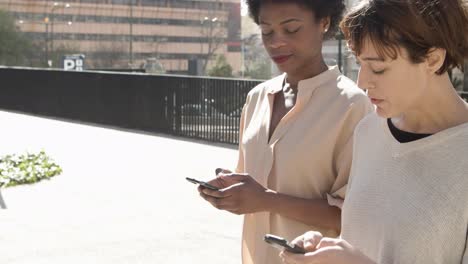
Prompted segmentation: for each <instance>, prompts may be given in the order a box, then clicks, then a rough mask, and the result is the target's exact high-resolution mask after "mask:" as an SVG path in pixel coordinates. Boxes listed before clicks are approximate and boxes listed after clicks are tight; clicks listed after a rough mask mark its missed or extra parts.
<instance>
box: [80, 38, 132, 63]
mask: <svg viewBox="0 0 468 264" xmlns="http://www.w3.org/2000/svg"><path fill="white" fill-rule="evenodd" d="M96 50H97V51H98V52H97V53H96V55H97V56H96V57H95V58H89V59H90V62H89V67H91V68H93V69H118V68H127V67H128V66H129V65H128V60H127V54H128V52H127V48H126V45H125V43H124V42H122V41H112V42H109V41H100V42H99V43H98V45H97V48H96Z"/></svg>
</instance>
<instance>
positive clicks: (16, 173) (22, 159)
mask: <svg viewBox="0 0 468 264" xmlns="http://www.w3.org/2000/svg"><path fill="white" fill-rule="evenodd" d="M61 173H62V169H61V168H60V166H58V165H57V164H55V163H54V162H53V161H52V160H51V159H50V158H49V157H48V156H47V155H46V154H45V152H44V151H41V152H39V153H38V154H30V153H27V154H23V155H6V156H4V157H2V158H0V187H4V188H5V187H11V186H16V185H21V184H31V183H36V182H39V181H41V180H44V179H50V178H52V177H54V176H57V175H59V174H61Z"/></svg>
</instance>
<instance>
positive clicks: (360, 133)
mask: <svg viewBox="0 0 468 264" xmlns="http://www.w3.org/2000/svg"><path fill="white" fill-rule="evenodd" d="M382 120H383V119H382V118H381V117H379V116H378V115H377V113H375V112H373V113H370V114H368V115H366V116H365V117H364V118H363V119H362V120H361V121H359V123H358V124H357V125H356V128H355V130H354V135H355V138H359V137H364V138H370V136H372V135H375V134H378V133H379V132H378V131H377V130H378V129H379V128H380V127H381V125H382V122H383V121H382ZM356 141H357V140H356Z"/></svg>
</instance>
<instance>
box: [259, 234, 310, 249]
mask: <svg viewBox="0 0 468 264" xmlns="http://www.w3.org/2000/svg"><path fill="white" fill-rule="evenodd" d="M263 240H265V242H267V243H268V244H270V245H272V246H273V247H275V248H278V249H280V250H283V249H285V250H286V251H289V252H292V253H296V254H305V253H306V252H305V250H304V249H303V248H301V247H299V246H298V245H293V244H291V243H289V242H288V241H287V240H286V239H284V238H282V237H279V236H275V235H270V234H266V235H265V237H264V238H263Z"/></svg>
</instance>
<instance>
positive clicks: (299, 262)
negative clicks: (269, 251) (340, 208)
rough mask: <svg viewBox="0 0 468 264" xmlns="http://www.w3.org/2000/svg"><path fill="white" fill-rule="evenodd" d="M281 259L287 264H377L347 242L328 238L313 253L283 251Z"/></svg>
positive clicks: (322, 240) (321, 241) (323, 239)
mask: <svg viewBox="0 0 468 264" xmlns="http://www.w3.org/2000/svg"><path fill="white" fill-rule="evenodd" d="M280 257H281V259H282V261H283V263H285V264H375V262H373V261H372V260H371V259H369V258H368V257H367V256H365V255H364V254H362V253H361V252H360V251H359V250H357V249H356V248H354V247H353V246H352V245H350V244H349V243H348V242H346V241H345V240H343V239H339V238H328V237H324V238H322V239H321V240H320V242H319V243H318V245H317V247H316V250H315V251H313V252H307V253H306V254H294V253H290V252H287V251H282V252H281V253H280Z"/></svg>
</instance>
